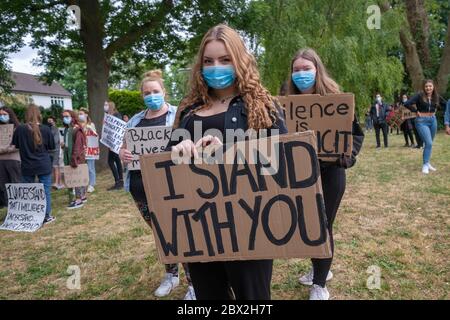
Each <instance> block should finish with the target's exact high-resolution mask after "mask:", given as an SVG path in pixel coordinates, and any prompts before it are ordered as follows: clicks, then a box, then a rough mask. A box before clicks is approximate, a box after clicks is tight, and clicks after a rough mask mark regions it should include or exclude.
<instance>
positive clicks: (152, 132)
mask: <svg viewBox="0 0 450 320" xmlns="http://www.w3.org/2000/svg"><path fill="white" fill-rule="evenodd" d="M171 133H172V127H138V128H131V129H127V131H126V134H125V141H126V143H127V149H128V150H130V151H131V153H132V154H133V156H134V160H133V161H132V162H130V163H129V164H128V170H141V165H140V163H139V156H140V155H142V154H152V153H160V152H163V151H165V149H166V146H167V144H168V143H169V141H170V134H171Z"/></svg>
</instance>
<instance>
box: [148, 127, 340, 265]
mask: <svg viewBox="0 0 450 320" xmlns="http://www.w3.org/2000/svg"><path fill="white" fill-rule="evenodd" d="M266 139H267V138H266ZM260 140H261V139H260ZM260 140H258V141H260ZM241 145H244V146H245V147H246V149H244V150H248V152H241V151H239V150H242V149H241V148H236V150H235V157H234V162H233V161H232V163H230V164H226V163H225V164H218V163H214V164H206V163H202V164H195V163H193V164H179V165H176V164H175V163H174V162H173V161H172V159H171V153H169V152H164V153H160V154H153V155H143V156H141V157H140V160H141V170H142V178H143V183H144V188H145V193H146V196H147V200H148V204H149V212H150V214H149V216H148V217H144V218H145V219H146V220H147V222H151V225H152V226H153V234H154V237H155V242H156V245H157V250H158V254H159V259H160V261H161V262H162V263H177V262H199V261H200V262H209V261H227V260H258V259H274V258H306V257H315V258H327V257H330V256H331V248H330V243H329V237H328V231H327V221H326V215H325V206H324V200H323V194H322V186H321V180H320V167H319V162H318V158H317V154H316V137H315V135H314V133H313V132H312V131H308V132H304V133H295V134H291V135H283V136H279V141H278V142H277V143H276V144H275V146H276V150H279V157H278V165H277V166H278V169H277V171H276V173H275V174H273V175H265V174H263V173H262V170H261V169H262V165H261V163H260V162H258V161H255V164H251V161H250V160H249V159H250V156H249V155H252V154H253V155H255V154H257V155H259V156H257V157H256V158H258V159H261V157H262V156H261V154H260V153H259V152H260V150H259V149H254V147H255V144H252V145H251V141H245V142H242V143H241ZM258 145H259V144H258ZM238 159H245V161H240V162H241V164H240V163H239V161H238Z"/></svg>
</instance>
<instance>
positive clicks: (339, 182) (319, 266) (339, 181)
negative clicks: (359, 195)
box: [288, 49, 364, 300]
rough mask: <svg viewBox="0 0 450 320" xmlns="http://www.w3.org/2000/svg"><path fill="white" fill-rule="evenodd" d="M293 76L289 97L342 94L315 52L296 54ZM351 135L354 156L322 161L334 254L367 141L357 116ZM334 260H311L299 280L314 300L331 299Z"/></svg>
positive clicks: (292, 64) (305, 50) (306, 51)
mask: <svg viewBox="0 0 450 320" xmlns="http://www.w3.org/2000/svg"><path fill="white" fill-rule="evenodd" d="M290 74H291V77H290V78H289V83H288V94H290V95H295V94H320V95H329V94H338V93H340V92H341V91H340V89H339V85H338V84H337V83H336V82H335V81H334V80H333V79H332V78H331V77H330V76H329V74H328V72H327V70H326V68H325V66H324V64H323V63H322V60H321V59H320V57H319V55H318V54H317V53H316V52H315V51H314V50H313V49H302V50H300V51H298V52H297V53H296V55H295V56H294V58H293V59H292V61H291V69H290ZM352 135H353V149H352V156H346V155H343V156H342V157H340V159H339V160H338V161H337V162H335V163H333V162H325V161H320V175H321V179H322V188H323V196H324V201H325V209H326V216H327V220H328V232H329V235H330V243H331V250H332V252H333V254H334V242H333V223H334V220H335V217H336V213H337V211H338V209H339V205H340V203H341V200H342V197H343V196H344V192H345V186H346V173H345V169H346V168H350V167H352V166H353V165H354V164H355V162H356V155H357V154H358V153H359V150H360V149H361V146H362V142H363V139H364V133H363V131H362V129H361V127H360V125H359V123H358V120H357V118H356V116H355V118H354V120H353V129H352ZM332 259H333V258H328V259H311V261H312V265H313V268H312V269H311V270H310V272H309V273H308V274H306V275H304V276H302V277H300V279H299V281H300V283H302V284H304V285H310V286H312V287H311V291H310V299H311V300H328V299H329V296H330V294H329V292H328V289H327V287H326V281H327V280H330V279H331V278H332V277H333V274H332V272H331V271H330V268H331V263H332V261H333V260H332Z"/></svg>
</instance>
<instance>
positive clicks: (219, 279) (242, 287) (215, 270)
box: [189, 260, 273, 300]
mask: <svg viewBox="0 0 450 320" xmlns="http://www.w3.org/2000/svg"><path fill="white" fill-rule="evenodd" d="M272 266H273V260H250V261H226V262H208V263H189V272H190V274H191V279H192V283H193V285H194V290H195V295H196V297H197V300H232V299H236V300H270V282H271V280H272ZM233 295H234V297H233Z"/></svg>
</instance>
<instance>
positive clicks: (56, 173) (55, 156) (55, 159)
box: [47, 116, 64, 190]
mask: <svg viewBox="0 0 450 320" xmlns="http://www.w3.org/2000/svg"><path fill="white" fill-rule="evenodd" d="M47 123H48V126H49V127H50V131H51V132H52V135H53V140H54V141H55V146H56V149H55V151H54V152H53V153H52V154H51V156H52V166H53V169H52V175H53V179H54V182H53V188H54V189H56V190H59V189H62V188H64V185H63V184H62V183H61V181H62V179H61V170H60V168H59V159H60V157H59V155H60V149H61V148H60V147H59V145H60V134H59V129H58V127H57V126H56V121H55V118H54V117H53V116H50V117H48V118H47Z"/></svg>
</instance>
